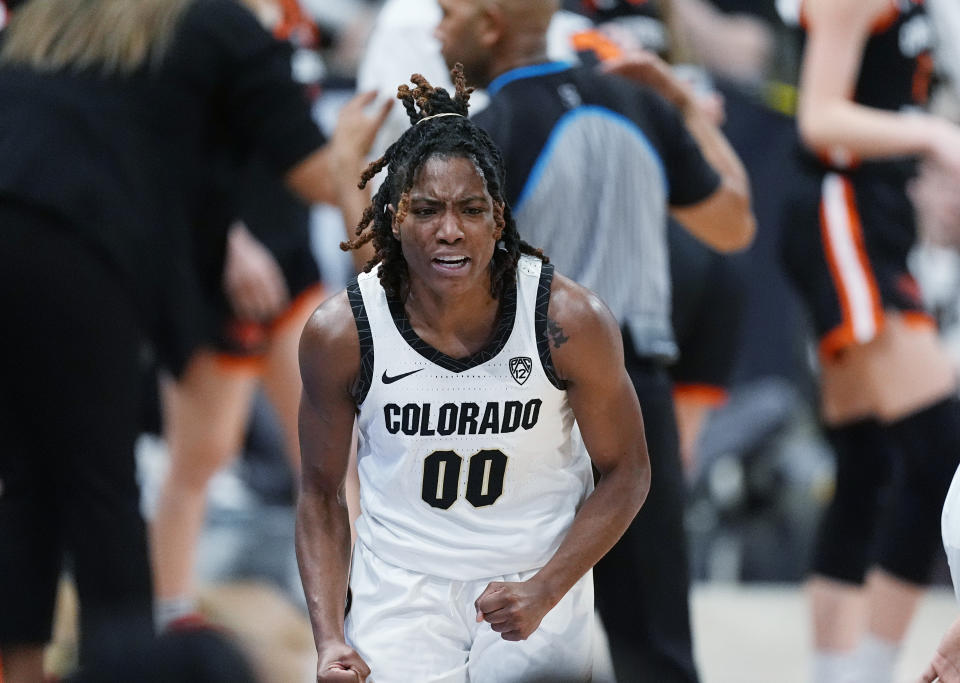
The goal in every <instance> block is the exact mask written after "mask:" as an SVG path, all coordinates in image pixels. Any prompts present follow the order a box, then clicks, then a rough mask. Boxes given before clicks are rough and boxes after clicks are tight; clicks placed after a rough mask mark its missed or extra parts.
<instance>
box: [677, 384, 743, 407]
mask: <svg viewBox="0 0 960 683" xmlns="http://www.w3.org/2000/svg"><path fill="white" fill-rule="evenodd" d="M673 398H674V400H677V401H683V400H686V401H691V402H693V403H699V404H700V405H705V406H709V407H711V408H717V407H719V406H722V405H723V404H724V403H726V402H727V401H728V400H729V399H730V393H729V392H728V391H727V390H726V389H724V388H723V387H718V386H715V385H713V384H675V385H674V386H673Z"/></svg>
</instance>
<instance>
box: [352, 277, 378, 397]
mask: <svg viewBox="0 0 960 683" xmlns="http://www.w3.org/2000/svg"><path fill="white" fill-rule="evenodd" d="M347 298H349V299H350V308H351V310H352V311H353V320H354V322H356V324H357V335H358V336H359V337H360V375H359V376H358V377H357V382H356V385H355V386H354V388H353V400H354V401H356V402H357V405H358V406H359V405H360V404H361V403H363V401H364V399H365V398H366V397H367V392H368V391H370V385H371V384H372V383H373V333H372V332H371V331H370V318H369V317H368V316H367V307H366V306H364V304H363V294H362V293H361V292H360V283H359V282H357V278H353V279H352V280H351V281H350V283H349V284H348V285H347Z"/></svg>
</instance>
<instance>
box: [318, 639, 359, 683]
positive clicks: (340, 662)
mask: <svg viewBox="0 0 960 683" xmlns="http://www.w3.org/2000/svg"><path fill="white" fill-rule="evenodd" d="M318 654H319V659H318V660H317V683H338V682H339V683H363V682H364V681H365V680H367V676H369V675H370V667H369V666H367V663H366V662H365V661H363V658H362V657H360V655H358V654H357V653H356V651H354V650H353V648H351V647H350V646H349V645H347V644H346V643H344V642H335V643H329V644H325V645H323V646H321V648H320V649H319V651H318Z"/></svg>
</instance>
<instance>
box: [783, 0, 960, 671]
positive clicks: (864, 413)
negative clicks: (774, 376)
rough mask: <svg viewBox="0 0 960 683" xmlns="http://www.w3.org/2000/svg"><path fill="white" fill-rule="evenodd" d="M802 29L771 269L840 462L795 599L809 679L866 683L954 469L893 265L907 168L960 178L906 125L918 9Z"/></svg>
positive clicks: (944, 411) (927, 560)
mask: <svg viewBox="0 0 960 683" xmlns="http://www.w3.org/2000/svg"><path fill="white" fill-rule="evenodd" d="M799 18H800V21H801V24H802V26H803V28H804V32H805V42H804V46H803V61H802V69H801V76H800V100H799V108H798V127H799V135H800V138H801V140H802V143H803V146H804V148H805V150H806V151H805V152H804V159H805V163H806V168H807V172H806V174H805V176H804V177H803V178H801V179H800V181H799V182H797V183H796V184H795V185H794V186H793V187H792V188H791V189H792V197H791V200H790V202H789V204H788V206H787V207H786V211H787V213H786V214H785V215H786V216H787V219H786V220H787V223H788V230H789V231H788V233H787V234H786V236H785V238H784V255H785V258H786V262H787V265H788V268H789V270H790V272H791V274H792V276H793V277H794V280H795V283H796V285H797V287H798V289H799V291H800V292H801V294H802V296H803V298H804V300H805V302H806V304H807V306H808V307H809V309H810V313H811V316H812V322H813V324H814V328H815V332H816V334H817V336H818V338H819V355H820V389H821V415H822V419H823V421H824V423H825V424H826V426H827V434H828V436H829V438H830V442H831V444H832V446H833V448H834V451H835V453H836V458H837V474H836V491H835V493H834V496H833V499H832V502H831V503H830V506H829V508H828V510H827V512H826V514H825V517H824V519H823V522H822V525H821V529H820V534H819V539H818V544H817V548H816V553H815V556H814V564H813V576H812V577H811V579H810V581H809V583H808V590H809V596H810V603H811V608H812V619H813V628H814V646H815V648H816V652H815V655H814V660H813V680H814V681H817V682H818V683H829V682H832V681H847V680H853V681H870V682H877V683H880V682H882V681H889V680H891V677H892V675H893V670H894V665H895V662H896V658H897V653H898V648H899V645H900V642H901V641H902V639H903V637H904V635H905V632H906V629H907V626H908V624H909V623H910V619H911V617H912V615H913V612H914V609H915V607H916V605H917V601H918V599H919V597H920V595H921V593H922V590H923V586H924V585H925V583H926V582H927V580H928V579H929V575H930V571H931V568H932V566H933V563H934V561H935V560H936V558H937V557H938V555H939V546H940V543H939V540H938V535H937V524H936V521H937V519H938V516H939V513H940V508H941V506H942V501H943V498H944V495H945V493H946V491H947V487H948V485H949V482H950V477H951V476H952V474H953V471H954V470H955V469H956V465H957V461H958V459H960V403H958V400H957V397H956V391H957V384H956V370H955V366H954V365H953V363H952V362H951V360H950V358H949V356H948V355H947V354H946V352H945V351H944V349H943V348H942V346H941V345H940V343H939V341H938V338H937V331H936V328H935V325H934V324H932V319H931V318H930V317H929V316H928V315H927V314H926V313H925V312H924V309H923V302H922V300H921V297H920V292H919V288H918V287H917V285H916V282H915V280H914V279H913V277H912V275H911V274H910V273H909V271H908V268H907V261H906V259H907V254H908V251H909V250H910V248H911V247H912V245H913V243H914V241H915V240H916V227H915V217H914V210H913V206H912V205H911V204H910V201H909V199H908V196H907V185H908V183H909V181H910V179H911V178H912V177H913V175H914V173H915V170H916V161H917V160H918V159H926V160H927V161H929V162H932V163H934V164H938V165H941V166H942V167H943V168H944V169H945V170H946V171H947V172H949V173H950V174H954V175H955V174H957V173H958V172H960V129H958V128H957V127H956V126H955V125H953V124H951V123H949V122H948V121H946V120H945V119H942V118H939V117H936V116H932V115H929V114H925V113H922V112H921V111H920V109H921V108H922V107H923V106H924V105H925V104H926V101H927V96H928V87H929V84H930V77H931V75H932V70H933V60H932V55H931V48H932V37H933V32H932V28H931V26H930V24H929V21H928V18H927V16H926V15H925V13H924V8H923V6H922V3H920V2H914V1H913V0H908V1H905V2H898V3H889V2H886V1H883V0H870V1H868V2H859V1H855V0H828V1H823V0H808V1H807V2H805V3H804V4H803V6H802V13H801V14H800V15H799Z"/></svg>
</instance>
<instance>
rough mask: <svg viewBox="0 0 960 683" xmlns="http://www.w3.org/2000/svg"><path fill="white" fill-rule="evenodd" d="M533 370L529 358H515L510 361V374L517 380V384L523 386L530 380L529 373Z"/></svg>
mask: <svg viewBox="0 0 960 683" xmlns="http://www.w3.org/2000/svg"><path fill="white" fill-rule="evenodd" d="M531 370H533V361H532V360H530V358H529V356H517V357H516V358H511V359H510V374H511V375H513V378H514V379H515V380H517V383H518V384H523V383H524V382H526V381H527V380H528V379H530V371H531Z"/></svg>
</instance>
